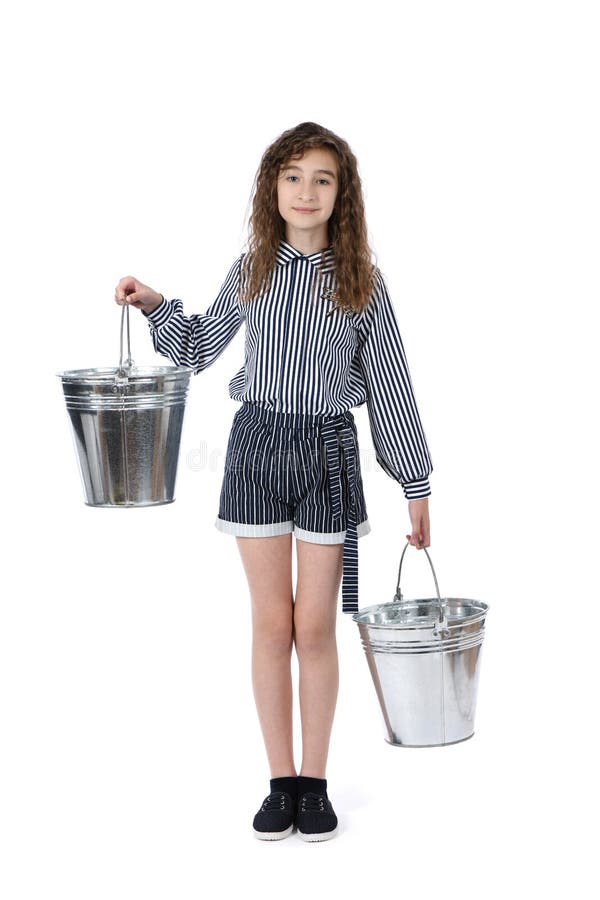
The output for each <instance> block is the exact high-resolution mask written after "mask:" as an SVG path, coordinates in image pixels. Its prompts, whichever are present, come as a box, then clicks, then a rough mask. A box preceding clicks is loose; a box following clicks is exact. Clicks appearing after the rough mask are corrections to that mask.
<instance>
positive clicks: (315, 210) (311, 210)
mask: <svg viewBox="0 0 600 900" xmlns="http://www.w3.org/2000/svg"><path fill="white" fill-rule="evenodd" d="M292 209H293V210H294V211H295V212H299V213H313V212H318V210H317V209H305V208H303V207H301V206H292Z"/></svg>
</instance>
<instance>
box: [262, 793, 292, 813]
mask: <svg viewBox="0 0 600 900" xmlns="http://www.w3.org/2000/svg"><path fill="white" fill-rule="evenodd" d="M286 807H287V796H286V794H285V793H284V791H273V792H272V793H271V794H269V796H268V797H266V798H265V799H264V800H263V805H262V806H261V810H262V811H263V812H266V811H267V810H269V809H286Z"/></svg>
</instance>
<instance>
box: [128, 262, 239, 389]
mask: <svg viewBox="0 0 600 900" xmlns="http://www.w3.org/2000/svg"><path fill="white" fill-rule="evenodd" d="M243 255H244V254H242V255H241V256H239V257H238V259H236V261H235V262H234V263H233V265H232V266H231V268H230V270H229V272H228V273H227V277H226V278H225V281H224V282H223V284H222V286H221V289H220V291H219V293H218V295H217V298H216V299H215V300H214V301H213V302H212V303H211V305H210V306H209V307H208V309H207V310H206V312H205V313H201V314H199V313H196V314H193V315H191V316H184V315H183V303H182V302H181V300H165V299H164V298H163V300H162V302H161V303H160V304H159V305H158V306H157V307H156V308H155V309H154V310H153V311H152V312H151V313H146V312H144V310H142V312H143V314H144V315H145V316H146V318H147V319H148V324H149V326H150V333H151V335H152V342H153V344H154V349H155V350H156V352H157V353H160V354H161V355H162V356H167V357H168V358H169V359H170V360H171V361H172V362H174V363H175V365H178V366H187V367H188V368H190V369H193V370H194V372H195V373H196V374H198V372H201V371H202V370H203V369H206V368H207V367H208V366H210V365H212V364H213V363H214V362H215V360H216V359H217V358H218V357H219V356H220V355H221V353H222V352H223V351H224V350H225V348H226V347H227V345H228V344H229V343H230V342H231V341H232V340H233V338H234V336H235V335H236V333H237V332H238V330H239V328H240V325H241V324H242V316H241V314H240V309H239V306H238V303H237V293H238V287H239V283H240V267H241V262H242V257H243Z"/></svg>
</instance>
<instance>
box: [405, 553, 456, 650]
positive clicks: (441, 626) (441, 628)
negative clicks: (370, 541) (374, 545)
mask: <svg viewBox="0 0 600 900" xmlns="http://www.w3.org/2000/svg"><path fill="white" fill-rule="evenodd" d="M409 546H410V541H407V542H406V544H405V545H404V550H403V551H402V556H401V557H400V566H399V568H398V583H397V585H396V593H395V594H394V598H393V601H392V602H402V591H401V590H400V575H401V573H402V560H403V559H404V554H405V553H406V548H407V547H409ZM421 549H422V550H424V551H425V554H426V556H427V559H428V560H429V565H430V566H431V571H432V573H433V580H434V582H435V592H436V594H437V599H438V610H439V619H438V622H437V625H436V626H434V629H433V633H434V635H436V636H439V637H442V636H443V635H444V634H448V633H449V629H448V620H447V618H446V606H445V604H444V603H443V602H442V598H441V597H440V589H439V587H438V581H437V577H436V574H435V569H434V568H433V563H432V562H431V557H430V556H429V553H427V547H422V548H421Z"/></svg>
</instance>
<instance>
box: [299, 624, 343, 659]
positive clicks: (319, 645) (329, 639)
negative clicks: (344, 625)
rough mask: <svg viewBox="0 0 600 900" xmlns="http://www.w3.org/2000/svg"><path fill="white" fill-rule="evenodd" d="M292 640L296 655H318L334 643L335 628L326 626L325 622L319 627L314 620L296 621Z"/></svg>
mask: <svg viewBox="0 0 600 900" xmlns="http://www.w3.org/2000/svg"><path fill="white" fill-rule="evenodd" d="M294 641H295V644H296V654H297V655H298V657H302V656H319V655H320V654H322V653H324V652H326V651H327V650H329V649H331V646H332V644H333V645H335V629H331V628H328V627H327V625H326V624H325V623H323V624H322V625H321V627H319V625H317V624H315V623H314V622H306V623H303V622H301V621H296V622H295V623H294Z"/></svg>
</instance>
